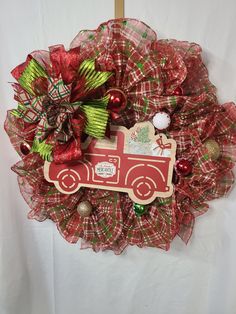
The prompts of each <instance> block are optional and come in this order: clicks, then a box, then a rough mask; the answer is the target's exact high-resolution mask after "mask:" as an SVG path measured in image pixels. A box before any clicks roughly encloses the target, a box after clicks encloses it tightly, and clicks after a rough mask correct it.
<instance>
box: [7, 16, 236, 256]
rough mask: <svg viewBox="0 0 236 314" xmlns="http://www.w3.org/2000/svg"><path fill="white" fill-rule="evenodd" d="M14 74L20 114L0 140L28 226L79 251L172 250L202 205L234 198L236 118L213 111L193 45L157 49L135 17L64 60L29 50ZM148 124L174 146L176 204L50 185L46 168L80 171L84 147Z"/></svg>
mask: <svg viewBox="0 0 236 314" xmlns="http://www.w3.org/2000/svg"><path fill="white" fill-rule="evenodd" d="M12 75H13V77H14V78H15V79H16V81H17V83H13V84H12V85H13V88H14V91H15V97H14V98H15V100H16V101H17V102H18V107H17V109H13V110H9V111H8V114H7V118H6V122H5V130H6V132H7V133H8V135H9V137H10V140H11V143H12V145H13V146H14V148H15V149H16V151H17V152H18V153H19V155H20V156H21V158H22V159H21V161H19V162H18V163H17V164H15V165H14V166H13V167H12V169H13V171H15V172H16V173H17V174H18V182H19V186H20V190H21V193H22V195H23V197H24V199H25V200H26V202H27V203H28V205H29V206H30V208H31V211H30V212H29V215H28V217H29V218H31V219H36V220H38V221H43V220H45V219H51V220H52V221H54V222H55V223H56V225H57V228H58V230H59V231H60V233H61V235H62V236H63V237H64V238H65V239H66V240H67V241H68V242H71V243H76V242H77V241H78V240H79V238H82V244H81V247H82V248H85V247H91V248H92V249H93V250H94V251H99V250H106V249H111V250H113V251H114V252H115V253H116V254H120V253H121V252H122V250H123V249H124V248H125V247H126V246H127V245H137V246H139V247H144V246H150V247H159V248H162V249H165V250H168V249H169V246H170V243H171V241H172V240H173V238H174V237H175V236H176V235H178V236H180V237H181V239H182V240H183V241H184V242H186V243H187V242H188V240H189V238H190V236H191V233H192V229H193V226H194V221H195V217H197V216H199V215H201V214H203V213H205V212H206V211H207V209H208V204H207V202H208V201H210V200H212V199H215V198H219V197H222V196H224V195H226V193H227V192H228V191H229V190H230V188H231V186H232V184H233V181H234V178H233V173H232V168H233V166H234V163H235V155H236V154H235V153H236V128H235V125H236V124H235V122H236V108H235V105H234V104H233V103H226V104H224V105H219V103H218V101H217V97H216V89H215V87H214V86H213V85H212V84H211V82H210V81H209V78H208V72H207V69H206V67H205V66H204V64H203V62H202V59H201V48H200V47H199V45H197V44H195V43H188V42H185V41H184V42H182V41H177V40H157V38H156V34H155V32H154V31H153V30H152V29H150V28H149V27H148V26H147V25H145V24H144V23H142V22H140V21H137V20H134V19H117V20H110V21H108V22H106V23H103V24H101V25H100V26H99V27H98V29H97V30H95V31H90V30H86V31H81V32H80V33H79V34H78V35H77V36H76V37H75V39H74V40H73V41H72V43H71V46H70V49H69V50H68V51H66V50H65V49H64V47H63V46H62V45H57V46H52V47H50V48H49V51H42V50H39V51H34V52H32V53H31V54H29V55H28V57H27V59H26V62H24V63H23V64H21V65H19V66H17V67H16V68H15V69H14V70H13V71H12ZM143 121H151V122H152V123H153V124H154V126H155V131H156V135H158V134H159V133H160V131H161V132H162V133H164V134H165V135H166V137H167V138H168V139H174V140H175V142H176V160H177V161H176V163H175V166H174V170H173V169H172V172H171V176H172V173H173V178H172V182H173V186H174V188H173V193H172V195H170V196H168V197H156V198H155V199H154V200H153V201H152V202H151V203H150V204H139V203H137V202H133V200H132V199H131V198H130V197H129V195H128V194H127V193H126V192H123V191H122V192H120V191H116V189H115V188H114V190H109V189H106V188H104V187H102V188H90V187H81V188H80V189H79V190H77V191H76V192H74V193H72V194H65V193H62V192H60V191H59V190H58V189H57V187H56V185H54V184H53V182H49V181H50V180H46V179H45V173H44V164H45V160H47V161H53V163H55V165H62V166H63V167H65V165H72V166H73V165H75V164H78V163H79V162H83V158H84V154H83V149H82V146H83V144H84V142H86V141H87V140H88V139H101V138H104V137H106V138H108V141H109V138H110V137H111V130H112V125H118V126H125V127H126V128H131V127H133V126H134V125H135V123H137V122H143ZM138 130H140V129H138ZM137 132H138V131H137V130H136V134H133V136H134V137H135V138H134V141H135V145H136V151H138V150H139V145H141V144H142V143H145V138H146V139H147V134H146V135H145V129H143V130H142V132H139V134H137ZM140 147H141V146H140ZM144 154H145V153H144ZM172 168H173V167H172ZM109 171H110V170H109Z"/></svg>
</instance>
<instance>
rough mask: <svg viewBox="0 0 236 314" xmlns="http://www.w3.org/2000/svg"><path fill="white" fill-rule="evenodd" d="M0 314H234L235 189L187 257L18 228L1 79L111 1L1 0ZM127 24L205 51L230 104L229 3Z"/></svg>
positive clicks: (94, 21)
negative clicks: (92, 246)
mask: <svg viewBox="0 0 236 314" xmlns="http://www.w3.org/2000/svg"><path fill="white" fill-rule="evenodd" d="M0 6H1V7H0V43H1V52H0V110H1V114H0V119H1V130H0V132H1V137H0V138H1V141H0V151H1V154H0V158H1V162H0V170H1V180H0V193H1V199H0V314H43V313H44V314H77V313H86V314H95V313H96V314H100V313H104V314H110V313H111V312H112V313H113V314H120V313H122V314H132V313H136V314H144V313H145V314H154V313H155V314H156V313H158V314H167V313H168V314H169V313H175V314H213V313H214V314H234V313H236V272H235V264H236V245H235V242H236V227H235V226H236V209H235V207H236V206H235V197H236V188H235V189H234V190H233V192H232V193H231V194H230V196H229V197H228V198H227V199H221V200H219V201H215V202H212V203H211V209H210V210H209V211H208V213H207V214H205V215H204V216H201V217H200V218H198V219H197V221H196V225H195V229H194V233H193V236H192V239H191V241H190V243H189V245H188V246H187V247H186V246H185V245H184V244H183V243H182V242H181V241H180V240H179V239H176V240H175V241H174V242H173V244H172V247H171V250H170V251H169V252H164V251H161V250H158V249H138V248H136V247H130V248H128V250H126V252H125V253H124V254H122V255H121V256H115V255H114V254H113V253H112V252H105V253H98V254H95V253H93V252H92V251H90V250H83V251H80V250H79V245H78V244H77V245H70V244H68V243H66V242H65V240H64V239H62V238H61V236H59V234H58V231H57V230H56V227H55V225H54V224H53V223H51V222H50V221H46V222H44V223H38V222H34V221H29V220H27V218H26V214H27V211H28V208H27V205H26V204H25V202H24V201H23V199H22V197H21V195H20V193H19V189H18V186H17V181H16V176H15V174H14V173H12V172H11V171H10V166H11V165H12V164H13V163H15V162H16V161H17V160H18V159H19V158H18V156H17V155H16V153H15V152H14V151H13V149H12V147H11V146H10V143H9V140H8V138H7V136H6V134H4V132H3V130H2V124H3V121H4V118H5V114H6V110H7V109H9V108H12V107H14V106H15V105H16V103H15V102H14V101H13V92H12V90H11V86H10V85H9V84H7V82H9V81H12V78H11V76H10V70H11V69H12V68H13V67H15V66H16V65H17V64H19V63H21V62H22V61H24V59H25V57H26V55H27V53H29V52H30V51H32V50H34V49H47V47H48V46H49V45H53V44H57V43H63V44H65V46H66V47H68V46H69V43H70V41H71V40H72V39H73V38H74V36H75V35H76V33H77V32H78V31H79V30H81V29H87V28H89V29H93V28H96V27H97V26H98V25H99V23H100V22H103V21H105V20H107V19H110V18H113V0H99V1H98V0H97V1H95V0H93V1H92V0H86V1H85V0H84V1H82V0H67V1H66V0H64V1H63V0H21V1H18V0H0ZM126 16H127V17H135V18H139V19H141V20H143V21H144V22H146V23H147V24H149V25H150V26H151V27H152V28H154V29H155V30H156V31H157V32H158V34H159V37H166V38H167V37H169V38H176V39H181V40H189V41H195V42H198V43H200V44H201V45H202V47H203V49H204V54H203V55H204V59H205V62H206V64H207V66H208V69H209V72H210V78H211V80H212V81H213V83H214V84H215V85H216V86H217V87H218V95H219V99H220V100H221V101H222V102H223V101H228V100H233V101H236V88H235V87H236V57H235V56H236V41H235V30H236V3H235V0H179V1H175V0H146V1H145V0H126Z"/></svg>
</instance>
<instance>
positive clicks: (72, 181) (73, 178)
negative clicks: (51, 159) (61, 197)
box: [57, 169, 80, 193]
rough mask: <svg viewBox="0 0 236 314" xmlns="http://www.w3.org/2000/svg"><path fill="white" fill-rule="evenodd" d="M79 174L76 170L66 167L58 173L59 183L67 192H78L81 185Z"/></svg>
mask: <svg viewBox="0 0 236 314" xmlns="http://www.w3.org/2000/svg"><path fill="white" fill-rule="evenodd" d="M79 179H80V178H79V175H78V174H77V172H76V171H75V170H72V169H64V170H62V171H60V172H59V173H58V175H57V180H58V184H59V186H60V188H61V190H62V191H63V192H65V193H73V192H76V190H77V188H78V185H79Z"/></svg>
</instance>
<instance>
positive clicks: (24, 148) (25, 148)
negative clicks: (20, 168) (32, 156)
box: [20, 142, 31, 156]
mask: <svg viewBox="0 0 236 314" xmlns="http://www.w3.org/2000/svg"><path fill="white" fill-rule="evenodd" d="M30 150H31V146H30V144H29V143H27V142H22V143H21V144H20V151H21V153H22V154H23V155H25V156H26V155H28V154H29V153H30Z"/></svg>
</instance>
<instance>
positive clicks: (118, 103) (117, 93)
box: [106, 88, 127, 112]
mask: <svg viewBox="0 0 236 314" xmlns="http://www.w3.org/2000/svg"><path fill="white" fill-rule="evenodd" d="M106 94H107V95H110V98H109V102H108V105H107V109H109V110H112V111H113V112H120V111H121V110H123V109H124V108H125V107H126V105H127V97H126V95H125V93H124V92H123V91H122V90H120V89H118V88H111V89H109V90H108V91H107V93H106Z"/></svg>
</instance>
